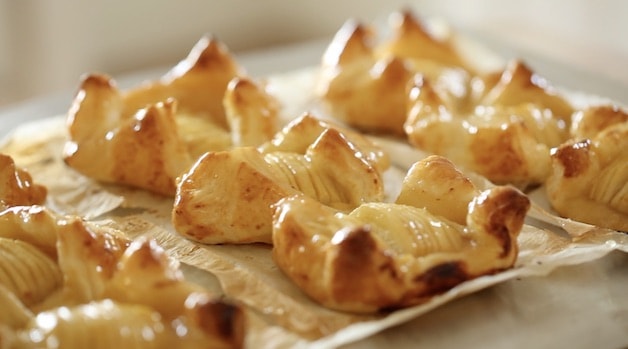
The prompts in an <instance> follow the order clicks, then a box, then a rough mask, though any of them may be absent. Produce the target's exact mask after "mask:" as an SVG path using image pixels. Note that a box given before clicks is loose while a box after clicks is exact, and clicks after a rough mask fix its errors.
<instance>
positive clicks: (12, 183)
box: [0, 154, 47, 209]
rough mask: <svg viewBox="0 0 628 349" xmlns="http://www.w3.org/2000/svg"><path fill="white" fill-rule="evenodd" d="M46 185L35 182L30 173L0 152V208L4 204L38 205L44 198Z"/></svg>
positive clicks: (4, 205)
mask: <svg viewBox="0 0 628 349" xmlns="http://www.w3.org/2000/svg"><path fill="white" fill-rule="evenodd" d="M46 194H47V189H46V187H44V186H42V185H39V184H36V183H35V182H34V181H33V178H32V177H31V175H30V173H28V172H27V171H26V170H24V169H21V168H19V167H17V166H16V165H15V162H14V161H13V159H12V158H11V157H10V156H8V155H5V154H0V209H2V208H3V207H6V206H9V207H10V206H20V205H25V206H27V205H39V204H43V203H44V201H45V200H46Z"/></svg>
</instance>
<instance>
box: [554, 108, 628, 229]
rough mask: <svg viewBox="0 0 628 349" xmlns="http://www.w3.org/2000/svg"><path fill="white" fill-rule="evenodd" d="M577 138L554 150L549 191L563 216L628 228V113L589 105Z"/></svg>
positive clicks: (582, 113) (582, 116)
mask: <svg viewBox="0 0 628 349" xmlns="http://www.w3.org/2000/svg"><path fill="white" fill-rule="evenodd" d="M576 120H577V122H575V123H574V124H575V125H576V126H575V128H574V135H575V137H586V138H573V139H571V140H570V141H568V142H566V143H565V144H562V145H561V146H559V147H557V148H555V149H554V150H553V152H552V173H551V175H550V176H549V178H548V179H547V182H546V183H545V185H546V191H547V197H548V199H549V202H550V204H551V205H552V207H553V208H554V209H555V210H556V211H557V212H558V213H559V214H560V215H562V216H564V217H568V218H572V219H575V220H578V221H581V222H585V223H590V224H594V225H596V226H599V227H607V228H611V229H616V230H621V231H628V152H626V149H628V115H627V114H626V113H625V112H623V111H621V110H620V109H618V108H615V107H608V106H605V107H596V108H594V109H587V110H585V111H583V112H581V113H580V116H578V117H577V118H576Z"/></svg>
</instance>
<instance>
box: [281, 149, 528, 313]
mask: <svg viewBox="0 0 628 349" xmlns="http://www.w3.org/2000/svg"><path fill="white" fill-rule="evenodd" d="M440 176H442V177H443V178H445V180H440V179H439V177H440ZM435 188H436V189H435ZM450 189H451V192H452V193H456V194H455V195H445V196H443V197H442V200H443V201H442V202H438V201H437V200H434V198H435V197H436V196H438V195H439V192H448V191H449V190H450ZM413 193H422V194H421V195H418V196H415V195H413ZM461 203H468V207H467V208H461V206H462V204H461ZM448 204H452V205H453V206H452V207H454V210H453V211H452V212H449V211H447V210H443V208H444V207H446V206H447V205H448ZM529 206H530V202H529V200H528V198H527V197H526V196H525V195H524V194H522V193H521V192H520V191H519V190H517V189H515V188H514V187H508V186H502V187H494V188H491V189H488V190H485V191H479V190H477V189H476V188H475V187H474V186H473V185H470V183H469V182H468V181H467V180H465V179H464V178H462V174H461V173H460V172H459V171H457V170H456V169H455V167H454V166H453V164H452V163H451V162H449V161H447V160H444V159H442V158H439V157H429V158H427V159H425V160H422V161H421V162H419V163H418V164H416V165H415V169H414V170H413V171H412V173H411V174H409V175H408V179H407V180H406V181H404V187H403V189H402V195H400V197H399V200H398V202H396V203H383V202H378V203H374V202H372V203H364V204H362V205H360V206H358V207H357V208H355V209H354V210H353V211H351V212H350V213H344V212H339V211H338V210H336V209H334V208H332V207H329V206H326V205H323V204H321V203H320V202H317V201H316V200H313V199H311V198H309V197H307V196H304V195H293V196H290V197H286V198H284V199H282V200H280V201H279V202H278V203H277V204H276V205H275V206H274V208H275V211H274V225H273V259H274V260H275V262H276V263H277V265H278V266H279V267H280V268H281V270H283V271H284V273H285V274H286V275H287V276H288V277H289V278H290V279H292V280H293V281H294V282H295V283H296V284H297V285H298V286H299V287H300V288H301V289H302V290H303V291H304V292H305V293H306V294H308V295H309V296H310V297H312V298H313V299H314V300H316V301H317V302H319V303H321V304H322V305H324V306H326V307H329V308H332V309H337V310H342V311H349V312H359V313H368V312H377V311H380V310H389V309H394V308H399V307H405V306H409V305H414V304H418V303H421V302H423V301H427V300H428V299H429V298H430V297H431V296H434V295H436V294H438V293H441V292H444V291H446V290H448V289H450V288H452V287H454V286H456V285H457V284H459V283H461V282H463V281H466V280H469V279H472V278H475V277H477V276H480V275H485V274H490V273H495V272H498V271H500V270H504V269H507V268H510V267H512V266H513V265H514V263H515V261H516V258H517V253H518V245H517V236H518V234H519V232H520V230H521V228H522V225H523V220H524V218H525V215H526V212H527V211H528V209H529ZM460 210H462V211H464V214H465V221H464V222H463V223H459V222H457V220H459V216H460V213H462V212H458V211H460ZM312 217H316V219H312ZM449 217H451V218H449Z"/></svg>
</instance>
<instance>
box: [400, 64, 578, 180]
mask: <svg viewBox="0 0 628 349" xmlns="http://www.w3.org/2000/svg"><path fill="white" fill-rule="evenodd" d="M488 86H490V88H489V89H488V90H487V91H485V92H484V93H483V94H482V95H479V96H478V97H477V99H476V100H475V101H474V102H473V103H474V107H473V108H468V110H470V111H466V110H464V109H463V110H461V109H460V108H458V107H457V106H456V105H452V104H450V103H448V102H447V99H446V98H443V97H442V96H441V94H439V92H438V91H437V90H435V89H434V88H433V87H432V85H431V83H430V82H429V81H428V80H427V79H424V78H423V77H421V76H417V77H416V78H415V79H414V81H413V83H412V88H411V89H410V92H409V101H410V104H409V106H408V118H407V120H406V122H405V125H404V127H405V131H406V133H407V135H408V140H409V142H410V143H411V144H412V145H414V146H416V147H417V148H419V149H422V150H425V151H428V152H432V153H434V154H439V155H443V156H445V157H447V158H449V159H450V160H452V161H453V162H454V163H456V164H457V165H459V166H461V167H464V168H467V169H469V170H472V171H474V172H477V173H479V174H481V175H484V176H485V177H487V178H488V179H489V180H491V181H493V182H495V183H498V184H505V183H511V184H514V185H516V186H518V187H526V186H528V185H536V184H540V183H542V182H543V181H544V180H545V179H546V178H547V176H548V175H549V171H550V154H549V153H550V149H551V148H552V147H555V146H557V145H559V144H561V143H562V142H564V141H565V140H566V139H567V138H568V137H569V127H570V118H571V114H572V112H573V108H572V107H571V106H570V104H569V103H568V102H566V100H565V99H563V98H562V97H561V96H560V95H558V94H557V93H556V92H554V90H553V89H552V88H551V87H549V85H548V84H547V82H545V81H544V80H543V79H542V78H540V77H539V76H538V75H536V74H534V73H533V72H532V71H531V70H530V69H529V68H528V67H527V66H526V65H525V64H523V63H522V62H520V61H512V62H510V63H509V64H508V66H507V67H506V68H505V69H504V71H503V72H502V73H501V77H500V79H499V80H497V81H496V82H495V83H494V84H493V85H490V84H487V87H488Z"/></svg>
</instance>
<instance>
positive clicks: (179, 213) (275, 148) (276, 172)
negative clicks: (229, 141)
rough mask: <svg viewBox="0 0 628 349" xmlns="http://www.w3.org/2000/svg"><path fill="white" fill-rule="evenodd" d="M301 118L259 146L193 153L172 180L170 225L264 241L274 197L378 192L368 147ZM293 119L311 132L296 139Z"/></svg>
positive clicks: (335, 198)
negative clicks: (190, 164) (178, 177)
mask: <svg viewBox="0 0 628 349" xmlns="http://www.w3.org/2000/svg"><path fill="white" fill-rule="evenodd" d="M302 121H303V122H302V123H297V124H293V125H289V126H288V127H287V129H285V130H284V132H281V133H280V134H279V135H278V138H276V139H275V141H273V142H270V143H271V144H269V145H266V146H262V147H260V149H256V148H252V147H240V148H235V149H233V150H230V151H227V152H214V153H208V154H206V155H205V156H203V157H201V158H200V159H199V160H198V161H197V163H196V164H195V165H194V166H193V167H192V168H191V169H190V171H188V172H187V173H186V174H185V175H184V176H183V177H182V178H181V181H180V183H179V185H178V187H177V194H176V196H175V203H174V208H173V212H172V222H173V225H174V227H175V229H176V230H177V231H178V232H179V233H181V234H182V235H184V236H186V237H188V238H191V239H193V240H195V241H199V242H203V243H212V244H215V243H250V242H264V243H270V242H271V230H272V221H271V218H272V209H271V205H272V204H274V203H275V202H276V201H277V200H279V199H281V198H282V197H286V196H290V195H294V194H296V193H304V194H305V195H308V196H309V197H312V198H315V199H316V200H319V201H321V202H323V203H325V204H328V205H331V206H334V207H337V208H339V209H343V210H344V209H351V208H353V207H356V206H358V205H359V204H361V203H362V202H367V201H378V200H381V199H382V198H383V183H382V179H381V176H380V173H379V171H378V170H377V169H376V168H375V167H373V165H372V164H371V162H370V160H371V159H369V157H368V156H367V155H366V154H370V153H372V148H370V149H366V150H365V151H364V152H362V151H361V149H360V148H358V146H357V145H356V144H355V143H353V142H352V141H351V139H350V138H349V137H348V136H346V135H344V134H343V133H342V132H341V131H339V130H338V129H336V128H334V127H331V126H330V125H326V124H316V123H312V121H313V120H311V119H309V121H308V120H307V119H302ZM295 125H296V126H295ZM308 125H309V126H308ZM301 126H303V128H308V129H309V130H311V131H314V134H315V135H314V134H312V133H309V132H308V133H307V134H306V135H304V136H302V137H303V138H297V137H301V133H300V132H299V129H300V128H301ZM293 132H296V134H293ZM291 139H298V141H296V142H295V141H291ZM281 140H283V141H284V142H282V141H281ZM305 140H313V142H311V143H310V144H309V145H307V146H305V143H304V141H305ZM363 141H365V139H363ZM264 149H266V150H264Z"/></svg>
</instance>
